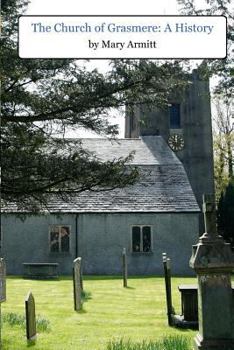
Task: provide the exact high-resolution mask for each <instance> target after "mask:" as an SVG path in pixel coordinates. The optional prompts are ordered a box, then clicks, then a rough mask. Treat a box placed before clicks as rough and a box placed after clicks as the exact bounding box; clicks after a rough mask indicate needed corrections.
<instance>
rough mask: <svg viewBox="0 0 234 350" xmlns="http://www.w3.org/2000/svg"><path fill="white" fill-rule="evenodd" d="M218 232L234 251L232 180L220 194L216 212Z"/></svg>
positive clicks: (233, 188)
mask: <svg viewBox="0 0 234 350" xmlns="http://www.w3.org/2000/svg"><path fill="white" fill-rule="evenodd" d="M217 219H218V220H217V221H218V231H219V234H220V235H221V236H223V238H224V239H225V240H226V241H227V242H229V243H231V246H232V248H233V249H234V178H232V179H231V180H230V182H229V184H228V185H227V187H226V189H225V191H224V192H223V193H222V195H221V197H220V199H219V203H218V212H217Z"/></svg>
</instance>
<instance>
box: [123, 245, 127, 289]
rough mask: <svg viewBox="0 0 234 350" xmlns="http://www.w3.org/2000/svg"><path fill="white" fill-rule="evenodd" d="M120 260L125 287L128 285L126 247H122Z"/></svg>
mask: <svg viewBox="0 0 234 350" xmlns="http://www.w3.org/2000/svg"><path fill="white" fill-rule="evenodd" d="M122 260H123V261H122V262H123V286H124V287H125V288H127V286H128V262H127V254H126V248H123V253H122Z"/></svg>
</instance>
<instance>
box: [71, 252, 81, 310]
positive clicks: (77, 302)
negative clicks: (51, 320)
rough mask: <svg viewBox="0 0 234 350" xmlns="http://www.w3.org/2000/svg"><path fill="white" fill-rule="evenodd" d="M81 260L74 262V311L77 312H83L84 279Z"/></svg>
mask: <svg viewBox="0 0 234 350" xmlns="http://www.w3.org/2000/svg"><path fill="white" fill-rule="evenodd" d="M81 260H82V259H81V258H77V259H75V260H74V261H73V291H74V309H75V310H76V311H79V310H81V308H82V300H81V292H82V277H81Z"/></svg>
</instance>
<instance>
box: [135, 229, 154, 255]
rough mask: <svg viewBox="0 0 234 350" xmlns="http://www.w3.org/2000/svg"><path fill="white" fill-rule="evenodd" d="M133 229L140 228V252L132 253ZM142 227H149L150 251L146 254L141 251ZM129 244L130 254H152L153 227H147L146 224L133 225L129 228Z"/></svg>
mask: <svg viewBox="0 0 234 350" xmlns="http://www.w3.org/2000/svg"><path fill="white" fill-rule="evenodd" d="M133 227H140V234H141V238H140V246H141V247H140V250H139V252H136V251H133V244H132V243H133V232H132V230H133ZM143 227H150V250H149V251H148V252H144V251H143V239H142V235H143V233H142V228H143ZM130 242H131V253H132V254H136V255H138V254H152V253H153V225H148V224H135V225H131V227H130Z"/></svg>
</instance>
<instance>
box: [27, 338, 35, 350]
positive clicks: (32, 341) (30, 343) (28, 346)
mask: <svg viewBox="0 0 234 350" xmlns="http://www.w3.org/2000/svg"><path fill="white" fill-rule="evenodd" d="M36 343H37V340H36V339H33V340H27V348H31V347H32V346H34V345H36Z"/></svg>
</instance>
